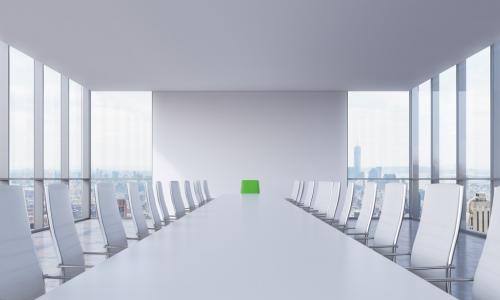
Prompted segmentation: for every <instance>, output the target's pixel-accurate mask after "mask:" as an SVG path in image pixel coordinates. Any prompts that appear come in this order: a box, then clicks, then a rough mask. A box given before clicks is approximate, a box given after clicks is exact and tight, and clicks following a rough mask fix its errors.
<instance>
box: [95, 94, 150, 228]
mask: <svg viewBox="0 0 500 300" xmlns="http://www.w3.org/2000/svg"><path fill="white" fill-rule="evenodd" d="M91 101H92V105H91V107H92V121H91V123H92V124H91V126H92V149H91V156H92V179H93V180H92V188H94V187H95V184H96V183H98V182H99V181H102V180H112V181H113V182H114V184H115V191H116V198H117V200H118V203H119V207H120V212H121V215H122V217H124V218H128V217H130V211H129V208H128V202H127V199H128V198H127V197H128V192H127V186H126V180H124V179H136V180H140V179H150V178H151V175H152V144H153V143H152V93H151V92H92V94H91ZM95 211H96V209H95V191H92V200H91V215H92V217H95Z"/></svg>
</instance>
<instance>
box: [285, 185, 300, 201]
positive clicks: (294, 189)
mask: <svg viewBox="0 0 500 300" xmlns="http://www.w3.org/2000/svg"><path fill="white" fill-rule="evenodd" d="M299 189H300V181H299V180H295V181H294V182H293V186H292V194H291V195H290V197H286V198H285V200H288V201H290V202H295V201H297V198H298V196H299Z"/></svg>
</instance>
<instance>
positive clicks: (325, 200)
mask: <svg viewBox="0 0 500 300" xmlns="http://www.w3.org/2000/svg"><path fill="white" fill-rule="evenodd" d="M316 185H317V188H316V193H315V195H314V202H313V203H312V205H311V207H312V208H313V209H315V210H317V211H318V212H321V213H326V210H327V208H328V204H329V203H330V202H331V199H332V197H333V194H332V193H333V185H334V184H333V182H332V181H319V182H318V183H317V184H316Z"/></svg>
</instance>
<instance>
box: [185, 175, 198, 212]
mask: <svg viewBox="0 0 500 300" xmlns="http://www.w3.org/2000/svg"><path fill="white" fill-rule="evenodd" d="M184 193H185V194H186V200H187V203H188V205H189V211H193V210H195V209H196V203H195V201H194V197H193V190H192V189H191V182H190V181H189V180H186V181H184Z"/></svg>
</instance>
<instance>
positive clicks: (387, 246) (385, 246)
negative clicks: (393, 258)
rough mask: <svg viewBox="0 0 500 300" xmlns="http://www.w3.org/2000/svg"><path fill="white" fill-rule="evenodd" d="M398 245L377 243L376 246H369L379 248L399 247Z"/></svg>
mask: <svg viewBox="0 0 500 300" xmlns="http://www.w3.org/2000/svg"><path fill="white" fill-rule="evenodd" d="M397 247H398V245H376V246H368V248H372V249H378V248H397Z"/></svg>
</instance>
